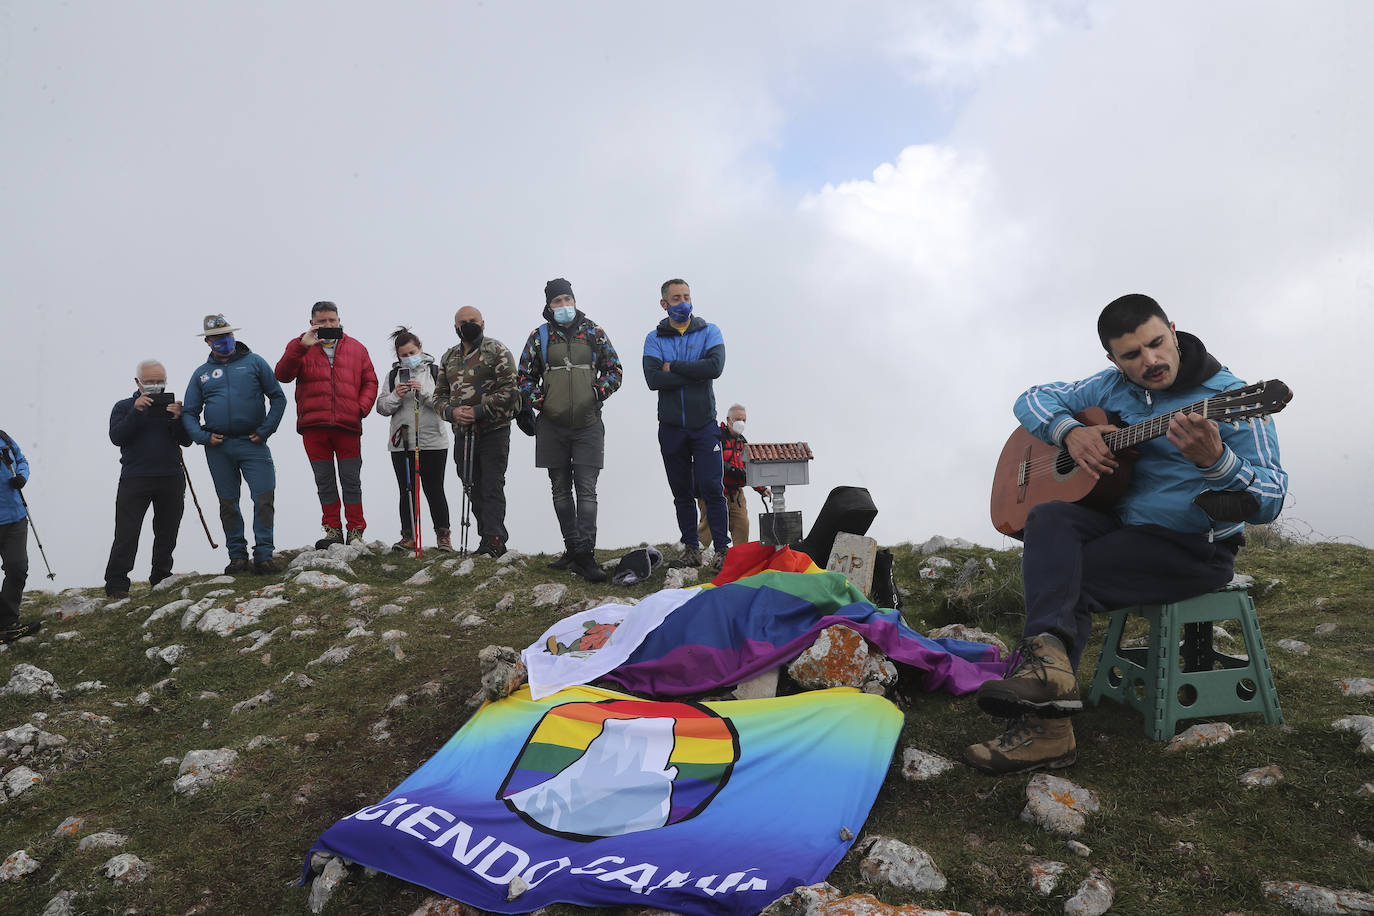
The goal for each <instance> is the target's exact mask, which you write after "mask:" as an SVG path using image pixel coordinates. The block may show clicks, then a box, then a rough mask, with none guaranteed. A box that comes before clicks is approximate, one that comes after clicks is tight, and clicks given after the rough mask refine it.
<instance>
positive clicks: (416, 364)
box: [401, 353, 425, 371]
mask: <svg viewBox="0 0 1374 916" xmlns="http://www.w3.org/2000/svg"><path fill="white" fill-rule="evenodd" d="M424 361H425V355H424V354H423V353H413V354H411V355H410V356H402V357H401V365H402V366H405V367H406V368H407V369H410V370H412V371H413V370H415V369H418V368H420V364H421V363H423V362H424Z"/></svg>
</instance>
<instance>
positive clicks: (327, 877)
mask: <svg viewBox="0 0 1374 916" xmlns="http://www.w3.org/2000/svg"><path fill="white" fill-rule="evenodd" d="M346 877H348V869H346V868H345V867H344V864H343V862H342V861H340V860H339V859H337V858H335V859H330V860H329V864H327V865H325V867H324V871H322V872H320V874H319V875H317V876H316V877H315V880H314V881H312V882H311V883H310V897H309V899H307V900H306V906H307V907H308V908H309V909H310V912H312V913H318V912H320V911H321V910H323V909H324V907H325V904H327V903H328V902H329V898H330V897H332V896H333V895H334V891H335V890H337V889H338V887H339V885H340V884H342V883H343V880H344V878H346Z"/></svg>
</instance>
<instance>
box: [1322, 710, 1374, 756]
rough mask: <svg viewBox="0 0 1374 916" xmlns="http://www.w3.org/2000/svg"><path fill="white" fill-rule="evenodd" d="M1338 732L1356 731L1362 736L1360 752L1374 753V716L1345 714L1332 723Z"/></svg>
mask: <svg viewBox="0 0 1374 916" xmlns="http://www.w3.org/2000/svg"><path fill="white" fill-rule="evenodd" d="M1331 727H1332V728H1334V729H1335V730H1336V731H1338V732H1354V733H1355V734H1357V735H1359V736H1360V753H1362V754H1374V716H1344V717H1343V718H1340V719H1337V720H1336V721H1335V722H1332V723H1331Z"/></svg>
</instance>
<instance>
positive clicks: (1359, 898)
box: [1264, 881, 1374, 916]
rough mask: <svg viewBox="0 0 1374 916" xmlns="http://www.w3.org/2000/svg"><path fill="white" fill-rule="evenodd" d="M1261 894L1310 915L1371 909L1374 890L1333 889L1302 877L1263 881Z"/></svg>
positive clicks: (1365, 911) (1373, 900) (1373, 908)
mask: <svg viewBox="0 0 1374 916" xmlns="http://www.w3.org/2000/svg"><path fill="white" fill-rule="evenodd" d="M1264 896H1265V897H1267V898H1268V899H1270V900H1276V901H1278V902H1279V903H1282V904H1283V905H1284V906H1286V907H1289V908H1290V909H1294V910H1297V911H1298V912H1299V913H1307V914H1311V916H1326V914H1332V916H1334V914H1346V913H1374V894H1369V893H1366V892H1364V891H1357V890H1336V889H1334V888H1329V887H1321V886H1319V885H1316V884H1308V883H1306V882H1304V881H1266V882H1264Z"/></svg>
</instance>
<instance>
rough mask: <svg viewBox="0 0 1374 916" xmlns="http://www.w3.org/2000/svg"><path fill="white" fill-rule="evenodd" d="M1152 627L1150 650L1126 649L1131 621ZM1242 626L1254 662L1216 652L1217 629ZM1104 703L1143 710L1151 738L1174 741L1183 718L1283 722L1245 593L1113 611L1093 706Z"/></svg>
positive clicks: (1096, 677) (1090, 696) (1225, 591)
mask: <svg viewBox="0 0 1374 916" xmlns="http://www.w3.org/2000/svg"><path fill="white" fill-rule="evenodd" d="M1130 614H1137V615H1139V616H1140V617H1143V618H1145V620H1146V621H1148V622H1149V627H1150V637H1149V639H1150V642H1149V646H1148V648H1138V649H1124V648H1122V647H1121V635H1122V632H1123V631H1124V630H1125V626H1126V618H1127V616H1128V615H1130ZM1217 620H1239V621H1240V629H1241V634H1242V636H1243V637H1244V638H1245V651H1246V654H1247V655H1248V658H1241V657H1237V656H1234V655H1226V654H1224V653H1222V652H1218V651H1217V650H1216V648H1215V647H1214V646H1213V645H1212V635H1213V634H1212V623H1213V621H1217ZM1103 699H1112V700H1115V701H1116V702H1118V703H1122V704H1124V705H1126V706H1130V707H1131V708H1132V709H1136V710H1139V711H1140V713H1141V714H1142V715H1143V716H1144V717H1145V734H1147V735H1149V736H1150V737H1151V738H1153V739H1154V740H1156V741H1165V740H1168V739H1169V738H1172V737H1173V736H1174V729H1175V727H1176V726H1177V724H1178V722H1179V721H1180V720H1182V719H1199V718H1205V717H1210V716H1226V715H1236V714H1240V713H1252V712H1257V713H1260V714H1262V715H1263V716H1264V721H1265V722H1268V723H1270V724H1271V725H1274V724H1278V723H1280V722H1282V721H1283V711H1282V710H1281V709H1280V708H1279V695H1278V691H1277V690H1275V688H1274V675H1273V673H1272V672H1271V671H1270V670H1269V656H1268V655H1267V654H1265V651H1264V639H1263V637H1261V636H1260V628H1259V618H1258V617H1257V616H1256V614H1255V603H1254V602H1253V601H1251V600H1250V595H1249V593H1248V592H1246V591H1245V589H1243V588H1234V589H1223V590H1221V591H1217V592H1211V593H1210V594H1206V595H1200V596H1198V597H1196V598H1189V599H1187V600H1185V601H1176V602H1174V603H1172V604H1141V605H1136V606H1134V607H1128V608H1122V609H1121V610H1119V611H1114V612H1112V619H1111V622H1110V623H1109V624H1108V625H1107V636H1106V638H1105V639H1104V640H1103V641H1102V657H1101V658H1100V659H1099V660H1098V663H1097V671H1096V672H1095V673H1094V674H1093V684H1092V688H1091V689H1090V690H1089V691H1088V702H1089V703H1092V704H1093V705H1094V706H1096V705H1098V704H1100V703H1101V702H1102V700H1103Z"/></svg>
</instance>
